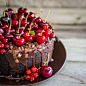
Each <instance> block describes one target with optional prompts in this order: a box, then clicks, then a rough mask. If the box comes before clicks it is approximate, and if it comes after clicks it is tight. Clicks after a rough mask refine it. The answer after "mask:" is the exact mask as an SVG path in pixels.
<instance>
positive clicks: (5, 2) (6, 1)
mask: <svg viewBox="0 0 86 86" xmlns="http://www.w3.org/2000/svg"><path fill="white" fill-rule="evenodd" d="M5 3H6V5H5V6H6V10H7V11H8V8H7V0H5Z"/></svg>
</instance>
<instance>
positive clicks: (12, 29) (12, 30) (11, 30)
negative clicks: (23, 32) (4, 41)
mask: <svg viewBox="0 0 86 86" xmlns="http://www.w3.org/2000/svg"><path fill="white" fill-rule="evenodd" d="M8 32H9V33H14V32H15V29H14V28H11V29H9V28H7V29H5V33H8Z"/></svg>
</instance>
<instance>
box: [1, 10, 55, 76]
mask: <svg viewBox="0 0 86 86" xmlns="http://www.w3.org/2000/svg"><path fill="white" fill-rule="evenodd" d="M35 15H36V13H33V12H28V10H27V8H24V9H23V8H19V9H18V13H14V11H13V10H12V9H8V10H6V11H4V17H1V18H0V22H1V25H0V73H1V74H2V75H5V76H8V75H11V76H16V75H25V74H26V70H27V69H29V68H31V67H32V66H36V67H37V68H39V67H41V66H43V65H45V63H46V61H47V59H48V55H49V62H50V61H51V59H52V54H53V49H54V40H55V38H54V29H53V27H52V25H51V24H49V23H47V21H44V20H42V19H41V18H40V17H37V18H36V16H35ZM26 34H27V35H26Z"/></svg>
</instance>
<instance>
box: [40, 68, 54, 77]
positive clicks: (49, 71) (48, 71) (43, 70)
mask: <svg viewBox="0 0 86 86" xmlns="http://www.w3.org/2000/svg"><path fill="white" fill-rule="evenodd" d="M52 72H53V69H52V67H51V66H42V67H41V75H42V76H43V77H49V76H51V75H52Z"/></svg>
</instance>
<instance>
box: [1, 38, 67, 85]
mask: <svg viewBox="0 0 86 86" xmlns="http://www.w3.org/2000/svg"><path fill="white" fill-rule="evenodd" d="M52 58H53V59H54V61H53V62H50V63H49V65H50V66H51V67H52V68H53V74H52V76H53V75H55V74H56V73H57V72H59V71H60V70H61V69H62V68H63V66H64V64H65V62H66V50H65V48H64V46H63V44H62V42H61V41H59V40H58V38H57V40H56V41H55V42H54V51H53V56H52ZM56 65H57V66H56ZM52 76H50V77H52ZM50 77H48V78H44V77H42V76H39V77H38V78H37V79H35V81H34V82H30V81H26V80H20V81H18V82H16V80H12V79H11V80H10V79H6V78H5V77H4V76H2V77H1V76H0V85H11V86H12V85H33V84H37V83H40V82H42V81H44V80H47V79H49V78H50Z"/></svg>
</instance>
